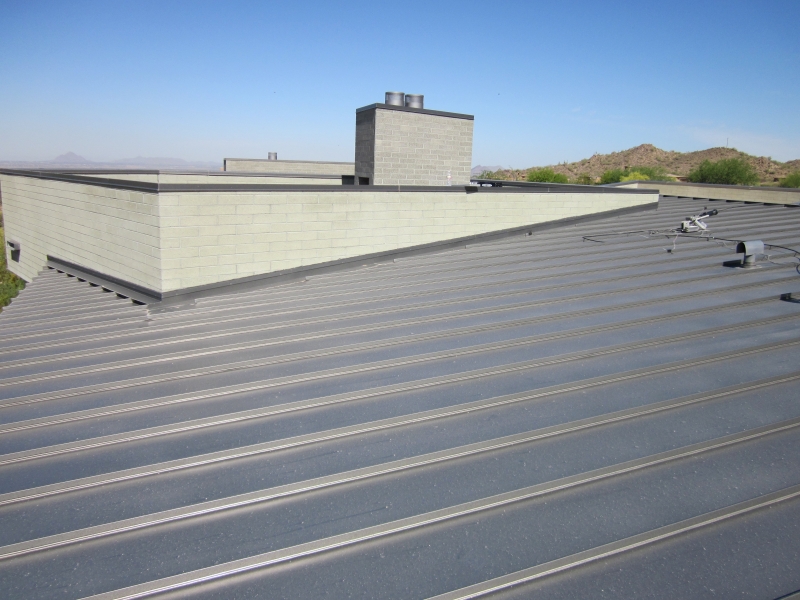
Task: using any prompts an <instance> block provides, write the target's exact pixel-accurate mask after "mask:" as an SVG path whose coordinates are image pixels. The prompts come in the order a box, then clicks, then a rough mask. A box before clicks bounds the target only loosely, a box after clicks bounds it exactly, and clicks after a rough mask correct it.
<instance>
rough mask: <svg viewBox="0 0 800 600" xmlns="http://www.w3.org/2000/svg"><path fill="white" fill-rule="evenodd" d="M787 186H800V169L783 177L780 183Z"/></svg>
mask: <svg viewBox="0 0 800 600" xmlns="http://www.w3.org/2000/svg"><path fill="white" fill-rule="evenodd" d="M779 185H780V186H781V187H785V188H800V171H795V172H794V173H791V174H789V175H787V176H786V177H784V178H783V179H781V182H780V184H779Z"/></svg>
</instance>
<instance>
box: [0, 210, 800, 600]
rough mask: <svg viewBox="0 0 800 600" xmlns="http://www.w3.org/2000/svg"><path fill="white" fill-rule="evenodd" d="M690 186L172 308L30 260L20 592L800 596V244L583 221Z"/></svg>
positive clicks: (8, 494)
mask: <svg viewBox="0 0 800 600" xmlns="http://www.w3.org/2000/svg"><path fill="white" fill-rule="evenodd" d="M707 204H709V205H710V207H719V208H721V209H723V210H722V211H721V212H720V214H719V215H717V216H715V217H712V218H710V219H709V220H708V223H709V225H710V230H711V231H712V232H713V234H714V235H715V236H717V237H719V238H726V239H753V238H759V239H762V240H764V241H765V242H769V243H771V244H775V245H782V246H787V247H794V248H797V247H798V246H800V209H796V208H788V207H783V206H762V205H749V204H742V203H724V202H714V203H707ZM704 205H705V204H703V202H701V201H697V200H686V199H681V200H678V199H662V201H661V203H660V206H659V209H658V210H657V211H650V212H646V213H639V214H636V215H628V216H624V217H619V218H614V219H607V220H600V221H596V222H594V223H583V224H580V225H576V226H570V227H559V228H555V229H553V230H551V231H548V232H544V233H538V234H534V235H532V236H520V237H516V238H509V239H506V240H503V241H499V242H493V243H482V244H477V245H475V246H469V247H466V248H463V249H461V250H454V251H448V252H442V253H438V254H432V255H428V256H421V257H420V256H418V257H413V258H408V259H404V260H396V261H395V262H394V263H389V264H385V265H381V266H374V267H370V268H363V269H358V270H352V271H347V272H340V273H336V274H329V275H322V276H319V277H312V278H309V279H308V280H306V281H305V282H301V283H294V284H290V285H285V286H281V287H271V288H265V289H262V290H248V291H246V292H241V293H236V294H230V295H227V296H217V297H213V298H198V299H196V300H195V301H194V303H190V304H187V305H185V306H177V307H173V308H172V309H170V310H161V311H158V310H156V309H152V308H150V309H148V307H146V306H135V305H133V304H131V303H130V302H129V301H125V300H122V299H120V298H118V297H116V295H115V294H113V293H106V292H103V291H102V290H101V289H100V288H97V287H91V286H89V284H87V283H83V282H80V281H78V280H77V279H75V278H71V277H68V276H66V275H64V274H61V273H58V272H56V271H49V272H44V273H42V274H41V276H39V277H38V278H37V279H36V280H35V281H34V282H33V283H31V284H30V285H29V286H28V287H27V288H26V289H25V290H24V291H23V292H22V293H21V295H20V297H19V298H18V299H16V300H14V302H13V303H12V304H11V306H10V307H9V308H8V309H7V310H5V311H4V312H3V313H2V315H0V331H2V335H3V340H4V342H5V343H4V346H3V348H2V350H0V359H1V360H2V363H0V416H1V417H2V420H1V421H0V423H2V424H0V588H1V589H2V590H3V596H4V597H5V598H78V597H85V596H91V595H95V594H101V595H102V596H101V597H104V598H105V597H108V598H120V597H124V598H135V597H143V596H148V595H159V594H163V595H166V596H168V597H172V596H175V597H177V596H186V595H192V596H196V597H202V598H234V597H235V598H249V597H268V598H308V597H335V598H341V597H368V598H424V597H430V596H436V595H440V594H445V597H448V598H460V597H475V596H478V595H481V594H483V593H490V592H496V593H498V594H499V595H505V596H508V597H517V596H525V597H528V596H530V595H531V594H533V593H534V592H535V593H536V595H537V597H541V598H577V597H592V598H603V597H613V598H619V597H637V596H638V597H648V598H682V597H706V596H708V597H712V596H713V597H732V596H734V595H735V596H737V597H739V596H743V597H752V598H776V597H779V596H781V595H784V594H787V593H791V592H793V591H795V590H797V589H800V444H799V442H800V393H798V392H799V391H800V370H799V369H798V361H797V356H798V349H800V328H798V325H799V324H800V303H797V302H796V301H792V300H791V298H790V297H788V296H786V295H785V294H788V293H791V292H797V291H798V289H800V276H799V275H798V273H797V272H796V270H795V268H794V267H793V266H792V264H793V263H794V264H796V259H794V258H793V256H792V253H791V252H790V251H787V250H781V249H777V248H774V249H772V250H771V251H770V252H771V256H770V261H772V262H769V261H762V262H760V263H759V264H760V267H759V268H753V269H737V268H730V267H726V266H723V262H725V261H729V260H731V259H734V258H736V255H735V254H734V253H733V251H732V249H731V248H730V247H724V246H723V245H722V243H714V242H711V241H699V240H696V239H689V238H686V237H680V238H678V239H677V240H675V241H674V242H675V251H674V252H667V251H666V250H667V249H668V248H670V249H671V248H672V247H673V239H671V238H666V237H651V236H648V235H646V234H630V235H621V236H608V237H603V238H597V239H602V240H604V241H603V242H602V243H601V242H591V241H584V239H583V236H585V235H590V234H598V233H609V232H618V231H631V230H649V229H658V228H670V227H674V226H676V225H677V224H678V223H679V222H680V220H681V219H682V218H684V217H686V216H688V215H689V214H692V213H697V212H699V210H701V209H702V207H703V206H704ZM725 243H726V244H728V245H730V244H729V243H727V242H725ZM782 295H783V299H782V298H781V297H782ZM103 594H105V595H103ZM505 596H504V597H505Z"/></svg>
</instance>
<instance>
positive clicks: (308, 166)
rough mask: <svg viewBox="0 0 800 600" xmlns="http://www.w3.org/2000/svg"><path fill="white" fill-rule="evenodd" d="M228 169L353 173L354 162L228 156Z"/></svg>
mask: <svg viewBox="0 0 800 600" xmlns="http://www.w3.org/2000/svg"><path fill="white" fill-rule="evenodd" d="M224 166H225V170H226V171H242V172H247V173H276V174H281V175H288V174H303V175H352V174H353V172H354V166H353V163H348V162H318V161H311V160H266V159H259V158H226V159H225V160H224Z"/></svg>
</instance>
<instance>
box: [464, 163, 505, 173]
mask: <svg viewBox="0 0 800 600" xmlns="http://www.w3.org/2000/svg"><path fill="white" fill-rule="evenodd" d="M502 168H503V167H502V166H501V165H495V166H494V167H484V166H483V165H478V166H477V167H472V171H470V174H471V175H480V174H481V173H483V172H484V171H492V172H494V171H500V170H501V169H502Z"/></svg>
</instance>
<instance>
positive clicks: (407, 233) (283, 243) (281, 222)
mask: <svg viewBox="0 0 800 600" xmlns="http://www.w3.org/2000/svg"><path fill="white" fill-rule="evenodd" d="M657 200H658V196H657V194H654V195H645V194H635V195H633V194H625V193H620V194H581V193H564V194H558V193H531V192H527V191H526V192H520V191H508V192H503V191H491V192H489V191H486V192H476V193H466V192H465V191H464V189H463V188H461V189H454V190H453V191H452V192H449V191H445V190H442V191H433V192H415V191H386V190H383V191H374V192H373V191H371V190H370V191H344V190H342V191H336V192H301V191H296V192H284V193H281V192H277V191H274V192H256V193H249V192H237V193H208V192H202V193H180V194H178V193H175V194H163V193H162V194H161V217H162V221H161V223H162V231H161V244H162V269H163V277H164V279H163V285H162V290H163V291H171V290H178V289H182V288H187V287H193V286H198V285H204V284H210V283H216V282H219V281H224V280H226V279H234V278H239V277H246V276H251V275H259V274H265V273H271V272H275V271H282V270H285V269H292V268H296V267H302V266H307V265H313V264H318V263H325V262H328V261H333V260H338V259H344V258H350V257H355V256H360V255H364V254H370V253H374V252H383V251H388V250H395V249H399V248H404V247H410V246H416V245H420V244H427V243H432V242H439V241H445V240H449V239H454V238H459V237H465V236H470V235H476V234H480V233H487V232H491V231H498V230H503V229H510V228H513V227H521V226H524V225H532V224H536V223H541V222H545V221H552V220H557V219H563V218H567V217H573V216H579V215H586V214H591V213H595V212H601V211H607V210H614V209H619V208H628V207H631V206H637V205H640V204H644V203H648V202H655V201H657Z"/></svg>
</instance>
